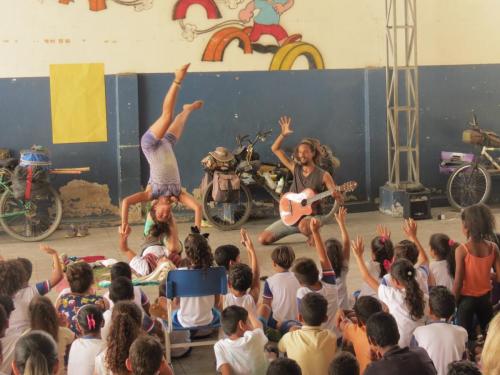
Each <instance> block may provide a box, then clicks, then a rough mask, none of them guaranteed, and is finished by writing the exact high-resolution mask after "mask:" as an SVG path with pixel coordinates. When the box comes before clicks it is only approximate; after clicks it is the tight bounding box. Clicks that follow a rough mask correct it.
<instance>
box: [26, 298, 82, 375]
mask: <svg viewBox="0 0 500 375" xmlns="http://www.w3.org/2000/svg"><path fill="white" fill-rule="evenodd" d="M29 316H30V323H31V330H32V331H35V330H39V331H44V332H47V333H48V334H49V335H51V336H52V338H53V339H54V341H55V342H56V343H57V358H58V360H59V371H58V372H57V374H58V375H63V374H64V373H65V371H64V370H65V368H64V358H65V357H66V353H67V351H68V348H69V347H70V345H71V343H72V342H73V339H74V337H75V335H74V333H73V332H72V331H71V330H69V329H68V328H66V327H61V326H60V325H59V324H60V322H59V317H58V315H57V311H56V309H55V307H54V305H53V304H52V302H51V301H50V299H48V298H47V297H44V296H35V297H34V298H33V299H32V300H31V302H30V304H29Z"/></svg>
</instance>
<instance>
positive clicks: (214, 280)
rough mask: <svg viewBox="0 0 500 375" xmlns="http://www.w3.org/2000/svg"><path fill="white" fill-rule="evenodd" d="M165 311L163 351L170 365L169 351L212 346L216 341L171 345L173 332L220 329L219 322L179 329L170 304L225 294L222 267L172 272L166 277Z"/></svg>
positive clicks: (225, 282)
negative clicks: (166, 325)
mask: <svg viewBox="0 0 500 375" xmlns="http://www.w3.org/2000/svg"><path fill="white" fill-rule="evenodd" d="M166 294H167V309H168V328H167V332H165V349H166V356H167V360H168V362H169V363H170V351H171V349H176V348H186V347H193V346H208V345H214V344H215V343H216V342H217V340H203V341H198V340H197V341H196V342H185V343H178V344H172V343H171V342H170V334H171V333H172V332H173V331H178V330H186V329H203V328H214V329H218V328H220V320H218V321H216V322H212V323H211V324H210V325H208V326H203V327H180V326H179V325H178V324H176V322H174V319H173V318H174V317H173V311H172V303H173V300H174V298H181V297H204V296H213V295H219V294H220V295H225V294H227V276H226V270H225V268H224V267H211V268H208V269H204V270H200V269H198V270H187V269H186V270H172V271H170V272H169V273H168V276H167V288H166Z"/></svg>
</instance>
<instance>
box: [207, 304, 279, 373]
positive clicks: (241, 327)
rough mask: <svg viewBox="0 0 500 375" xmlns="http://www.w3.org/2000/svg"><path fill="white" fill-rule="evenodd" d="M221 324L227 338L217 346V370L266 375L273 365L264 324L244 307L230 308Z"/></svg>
mask: <svg viewBox="0 0 500 375" xmlns="http://www.w3.org/2000/svg"><path fill="white" fill-rule="evenodd" d="M221 323H222V329H223V331H224V333H225V334H226V336H227V338H224V339H222V340H219V341H218V342H217V343H216V344H215V346H214V351H215V358H216V360H217V364H216V367H217V371H218V372H220V373H221V374H222V375H244V374H254V375H265V374H266V371H267V368H268V366H269V362H268V359H267V356H266V354H265V352H264V346H265V345H266V343H267V338H266V335H265V334H264V331H263V329H262V323H261V322H260V321H259V320H258V319H257V318H256V316H255V315H254V314H253V313H251V312H250V313H249V312H248V311H247V310H246V309H244V308H243V307H240V306H229V307H226V308H225V309H224V310H223V311H222V314H221Z"/></svg>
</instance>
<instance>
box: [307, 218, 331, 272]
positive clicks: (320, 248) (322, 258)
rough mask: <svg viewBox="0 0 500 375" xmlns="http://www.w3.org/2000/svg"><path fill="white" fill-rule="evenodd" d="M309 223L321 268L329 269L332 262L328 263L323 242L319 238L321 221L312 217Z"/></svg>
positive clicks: (328, 259)
mask: <svg viewBox="0 0 500 375" xmlns="http://www.w3.org/2000/svg"><path fill="white" fill-rule="evenodd" d="M309 225H310V228H311V232H312V235H313V238H314V245H315V246H316V253H317V254H318V258H319V263H320V264H321V268H322V269H323V270H331V269H332V264H331V263H330V258H328V256H327V255H326V249H325V244H324V243H323V239H322V238H321V234H320V232H319V228H320V227H321V222H320V221H319V220H318V219H316V218H314V217H313V218H312V219H311V221H310V223H309Z"/></svg>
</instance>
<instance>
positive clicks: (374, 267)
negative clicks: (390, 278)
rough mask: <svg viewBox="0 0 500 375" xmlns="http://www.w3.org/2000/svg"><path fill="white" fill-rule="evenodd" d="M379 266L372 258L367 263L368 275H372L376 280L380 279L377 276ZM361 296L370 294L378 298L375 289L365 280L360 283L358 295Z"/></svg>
mask: <svg viewBox="0 0 500 375" xmlns="http://www.w3.org/2000/svg"><path fill="white" fill-rule="evenodd" d="M380 267H381V266H380V263H379V262H375V261H374V260H370V261H369V262H368V263H367V268H368V272H369V273H370V275H372V276H373V278H375V279H376V280H379V281H380V278H379V275H380ZM362 296H370V297H375V298H377V299H378V295H377V291H376V290H373V288H372V287H371V286H370V285H368V283H366V282H365V281H363V284H361V290H360V292H359V297H362Z"/></svg>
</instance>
